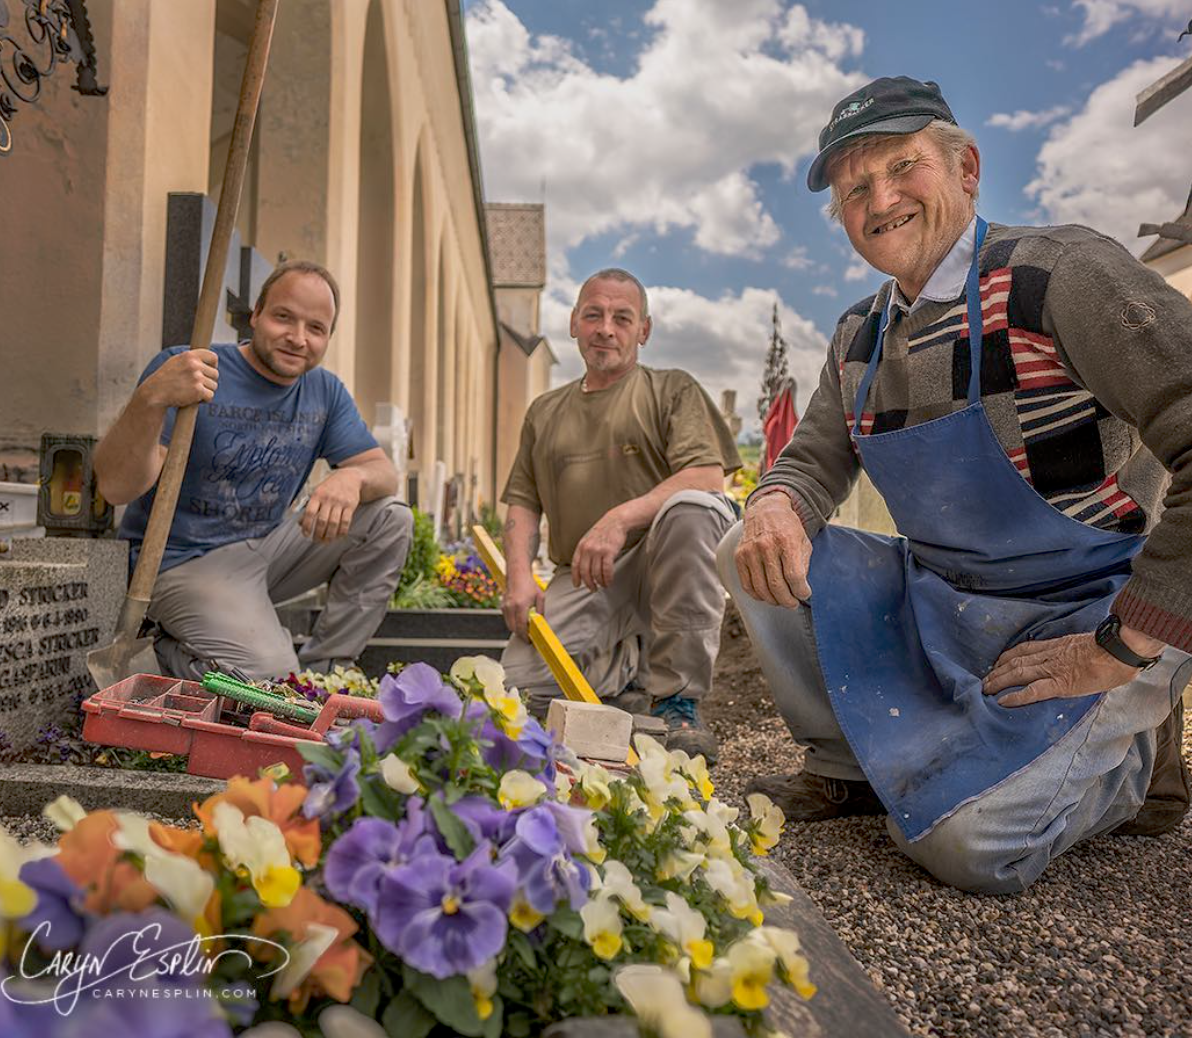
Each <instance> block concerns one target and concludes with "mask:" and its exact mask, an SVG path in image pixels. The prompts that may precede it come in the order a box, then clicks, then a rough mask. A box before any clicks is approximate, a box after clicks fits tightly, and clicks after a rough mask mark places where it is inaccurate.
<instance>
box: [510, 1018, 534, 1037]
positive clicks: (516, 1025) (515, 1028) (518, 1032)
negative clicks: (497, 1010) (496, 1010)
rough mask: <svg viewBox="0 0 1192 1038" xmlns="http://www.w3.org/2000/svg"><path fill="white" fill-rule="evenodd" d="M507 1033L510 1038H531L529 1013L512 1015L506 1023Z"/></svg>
mask: <svg viewBox="0 0 1192 1038" xmlns="http://www.w3.org/2000/svg"><path fill="white" fill-rule="evenodd" d="M505 1033H506V1034H507V1035H509V1038H529V1034H530V1015H529V1013H510V1014H509V1019H508V1020H506V1021H505Z"/></svg>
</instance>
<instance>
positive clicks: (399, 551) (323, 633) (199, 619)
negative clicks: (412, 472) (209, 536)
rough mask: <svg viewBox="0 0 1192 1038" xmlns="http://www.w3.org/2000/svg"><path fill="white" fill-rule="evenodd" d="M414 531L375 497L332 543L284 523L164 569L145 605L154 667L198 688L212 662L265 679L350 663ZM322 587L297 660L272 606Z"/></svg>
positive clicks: (393, 505) (405, 514) (293, 518)
mask: <svg viewBox="0 0 1192 1038" xmlns="http://www.w3.org/2000/svg"><path fill="white" fill-rule="evenodd" d="M413 526H414V520H413V515H412V514H411V512H410V509H409V507H408V506H406V505H404V504H402V503H401V502H400V501H398V500H397V499H396V498H393V497H385V498H379V499H378V500H376V501H369V502H368V503H366V504H363V505H361V506H360V507H359V508H358V509H356V514H355V515H354V516H353V517H352V525H351V527H350V528H349V530H348V532H347V533H346V534H345V535H344V536H343V537H340V538H337V539H336V540H334V541H330V542H328V543H321V542H318V541H313V540H311V539H310V538H309V537H306V536H304V535H303V533H302V530H301V528H300V527H299V526H298V516H297V515H288V516H287V517H286V518H285V520H283V521H282V522H281V524H280V525H278V526H277V528H276V529H274V530H273V531H272V532H271V533H269V534H268V535H266V536H265V537H258V538H255V539H253V540H248V541H236V542H235V543H233V544H226V545H224V546H223V547H221V548H216V549H214V550H213V551H209V552H207V553H206V554H205V555H201V556H199V557H198V558H197V559H191V560H190V561H189V562H184V563H182V565H180V566H174V567H173V568H172V569H168V570H166V571H165V572H164V573H162V574H160V575H159V576H158V578H157V583H156V584H155V585H154V587H153V600H152V602H151V603H150V605H149V617H150V619H152V620H154V621H156V623H157V624H158V626H159V627H160V628H161V632H162V633H161V635H160V636H159V637H158V640H157V644H156V646H155V648H156V650H157V657H158V661H159V662H160V663H161V665H162V668H163V669H164V670H165V671H166V673H168V674H172V675H174V676H175V677H181V678H189V679H191V680H195V681H197V680H200V679H201V678H202V676H203V674H204V672H206V671H207V670H210V669H211V666H210V664H211V661H216V662H217V663H218V664H220V665H222V666H224V667H239V668H240V669H241V670H243V671H244V672H245V673H246V674H248V676H249V677H251V678H254V679H257V678H266V679H270V678H283V677H285V676H286V675H287V674H288V673H290V672H291V671H296V670H299V669H304V668H307V667H309V668H311V669H314V670H324V669H326V668H327V666H328V665H329V664H330V663H332V662H336V661H344V660H354V659H355V658H356V657H357V656H359V655H360V653H361V651H362V650H363V649H364V646H365V643H366V642H367V641H368V639H369V638H370V637H372V634H373V632H374V631H375V630H376V629H377V626H378V624H380V622H381V618H382V617H383V616H384V614H385V610H386V608H387V607H388V604H389V597H390V596H391V595H392V594H393V590H394V588H395V587H397V581H398V578H399V577H400V576H401V571H402V567H403V566H404V565H405V560H406V554H407V553H408V552H409V550H410V538H411V534H412V531H413ZM324 582H329V583H328V588H327V604H326V606H325V608H324V609H323V611H322V613H321V614H320V615H319V619H318V621H317V622H316V623H315V627H314V630H313V631H312V632H311V635H310V638H309V639H308V640H307V641H306V643H305V644H304V645H303V646H302V649H301V651H300V652H299V653H297V654H295V653H294V643H293V639H292V638H291V636H290V632H289V631H287V630H286V629H285V628H284V627H282V625H281V623H280V622H279V621H278V618H277V613H276V612H275V611H274V608H273V605H274V603H275V602H284V601H285V600H286V599H289V598H293V597H294V596H295V595H300V594H302V593H303V592H305V591H309V590H310V589H311V588H315V587H318V586H319V585H320V584H323V583H324Z"/></svg>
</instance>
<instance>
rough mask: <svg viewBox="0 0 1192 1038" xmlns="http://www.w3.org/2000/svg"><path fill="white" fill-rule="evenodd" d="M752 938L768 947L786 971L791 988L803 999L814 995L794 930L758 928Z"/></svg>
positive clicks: (814, 989)
mask: <svg viewBox="0 0 1192 1038" xmlns="http://www.w3.org/2000/svg"><path fill="white" fill-rule="evenodd" d="M754 936H755V937H756V938H757V939H758V940H762V941H765V943H766V944H768V945H769V946H770V948H771V950H773V952H774V954H775V955H776V956H777V957H778V961H779V962H781V963H782V967H783V969H785V970H786V974H787V976H788V977H789V978H790V981H791V986H792V987H793V988H794V989H795V990H796V991H797V992H798V993H799V994H800V995H802V996H803V998H810V997H811V996H812V995H814V994H815V991H816V988H815V985H814V984H813V983H811V977H810V973H809V969H808V962H807V959H806V958H804V956H803V955H802V954H801V953H800V951H799V948H800V944H799V935H798V934H797V933H795V931H794V930H784V929H782V927H779V926H759V927H758V928H757V929H756V930H755V931H754Z"/></svg>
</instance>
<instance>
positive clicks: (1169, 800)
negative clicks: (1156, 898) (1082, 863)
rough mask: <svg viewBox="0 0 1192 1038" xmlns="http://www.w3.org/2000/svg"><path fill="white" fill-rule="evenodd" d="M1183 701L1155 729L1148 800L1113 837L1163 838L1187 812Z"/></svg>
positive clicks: (1191, 786) (1190, 790) (1190, 792)
mask: <svg viewBox="0 0 1192 1038" xmlns="http://www.w3.org/2000/svg"><path fill="white" fill-rule="evenodd" d="M1183 738H1184V700H1183V698H1182V697H1181V698H1180V699H1178V700H1176V704H1175V709H1174V710H1172V711H1171V713H1170V714H1168V715H1167V720H1166V721H1164V722H1163V723H1162V724H1161V725H1159V727H1158V728H1156V729H1155V770H1154V771H1153V772H1151V783H1150V785H1149V786H1147V790H1146V800H1144V801H1143V802H1142V807H1141V808H1139V810H1138V814H1136V815H1135V816H1134V817H1133V818H1131V819H1130V820H1129V821H1128V822H1123V823H1122V824H1121V825H1119V826H1118V827H1117V828H1116V829H1114V830H1112V832H1113V835H1114V836H1161V835H1163V833H1169V832H1171V830H1172V829H1174V828H1175V827H1176V826H1177V825H1179V824H1180V821H1181V819H1183V817H1184V815H1185V814H1186V813H1187V811H1188V803H1189V800H1192V777H1189V775H1188V765H1187V763H1186V762H1185V761H1184V756H1183V753H1182V751H1181V745H1180V744H1181V743H1182V742H1183Z"/></svg>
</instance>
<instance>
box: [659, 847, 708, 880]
mask: <svg viewBox="0 0 1192 1038" xmlns="http://www.w3.org/2000/svg"><path fill="white" fill-rule="evenodd" d="M706 860H707V859H706V858H705V857H704V856H703V855H702V854H700V853H699V852H697V851H671V853H670V854H668V855H667V856H666V857H665V858H664V859H663V861H662V864H661V865H659V866H658V878H659V879H660V880H665V879H683V880H685V879H687V878H688V877H689V876H690V875H691V874H692V873H693V872H694V871H695V870H696V869H698V868H699V867H700V866H701V865H703V864H704V863H705V862H706Z"/></svg>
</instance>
